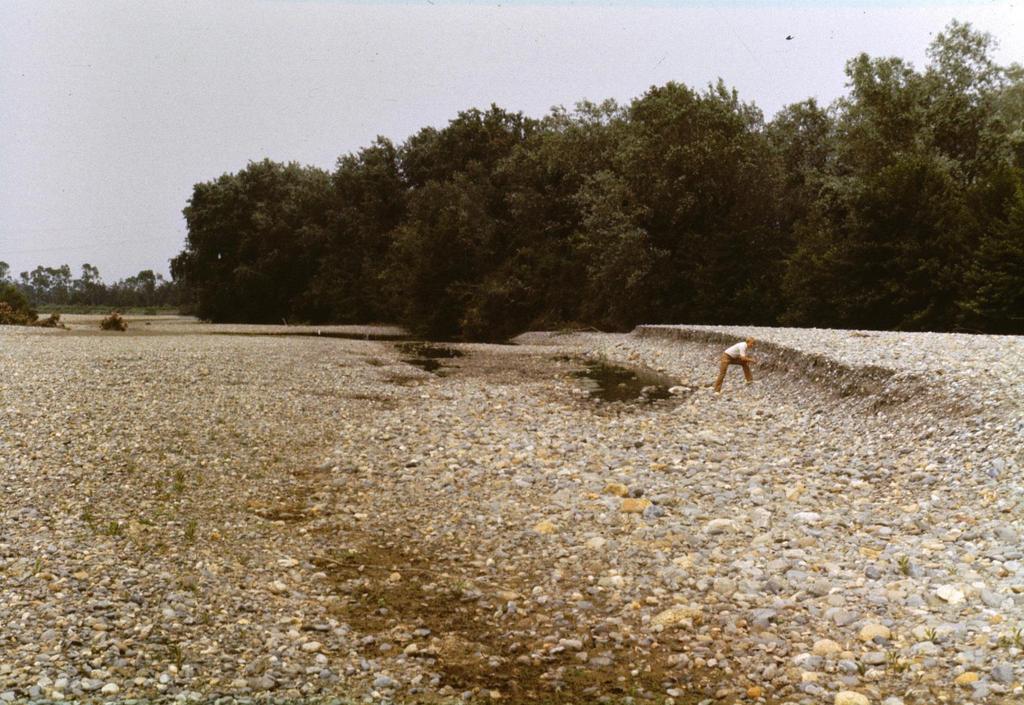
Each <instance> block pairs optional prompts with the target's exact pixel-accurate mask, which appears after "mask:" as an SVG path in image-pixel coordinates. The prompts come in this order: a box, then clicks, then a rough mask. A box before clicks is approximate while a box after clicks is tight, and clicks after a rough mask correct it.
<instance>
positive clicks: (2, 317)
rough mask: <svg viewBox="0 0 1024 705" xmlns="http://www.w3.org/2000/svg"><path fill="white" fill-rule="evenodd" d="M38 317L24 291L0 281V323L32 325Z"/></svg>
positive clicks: (6, 324) (5, 324)
mask: <svg viewBox="0 0 1024 705" xmlns="http://www.w3.org/2000/svg"><path fill="white" fill-rule="evenodd" d="M37 318H38V316H37V315H36V312H35V311H33V310H32V307H31V306H29V303H28V299H27V298H25V295H24V294H23V293H21V292H20V291H18V289H17V288H15V287H14V286H13V285H11V284H7V283H0V325H4V326H30V325H32V324H33V323H35V322H36V319H37Z"/></svg>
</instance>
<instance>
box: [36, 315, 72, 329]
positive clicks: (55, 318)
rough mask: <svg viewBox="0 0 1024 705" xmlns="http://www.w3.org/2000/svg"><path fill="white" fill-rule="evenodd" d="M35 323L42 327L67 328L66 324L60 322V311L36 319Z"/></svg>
mask: <svg viewBox="0 0 1024 705" xmlns="http://www.w3.org/2000/svg"><path fill="white" fill-rule="evenodd" d="M34 325H37V326H39V327H40V328H67V326H66V325H64V324H63V323H61V322H60V314H59V313H51V314H50V315H49V316H47V317H46V318H44V319H43V320H41V321H36V322H35V324H34Z"/></svg>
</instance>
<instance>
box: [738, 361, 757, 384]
mask: <svg viewBox="0 0 1024 705" xmlns="http://www.w3.org/2000/svg"><path fill="white" fill-rule="evenodd" d="M740 365H742V366H743V376H744V377H746V379H747V384H750V383H751V382H753V381H754V375H752V374H750V365H749V364H747V363H746V362H741V363H740Z"/></svg>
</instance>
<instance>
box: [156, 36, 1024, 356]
mask: <svg viewBox="0 0 1024 705" xmlns="http://www.w3.org/2000/svg"><path fill="white" fill-rule="evenodd" d="M993 48H994V41H993V39H992V38H991V37H990V36H989V35H987V34H982V33H978V32H976V31H974V30H973V29H972V28H971V27H970V26H969V25H966V24H961V23H957V22H953V23H951V24H950V25H949V26H947V27H946V29H945V30H944V31H943V32H942V33H941V34H939V35H938V36H937V37H936V38H935V40H934V41H933V42H932V44H931V45H930V47H929V50H928V57H929V60H928V63H927V65H926V66H925V67H924V68H923V69H920V70H919V69H916V68H915V67H913V66H912V65H910V64H909V63H907V62H906V61H904V60H903V59H899V58H872V57H869V56H868V55H865V54H862V55H860V56H857V57H855V58H853V59H852V60H850V61H849V62H848V63H847V67H846V75H847V79H848V89H849V90H848V93H847V94H846V95H845V96H844V97H842V98H840V99H838V100H837V101H835V102H834V103H833V104H831V105H828V106H821V105H819V104H818V103H817V102H816V101H815V100H813V99H809V100H805V101H802V102H799V103H796V104H793V105H789V106H787V107H785V108H784V109H783V110H781V111H780V112H779V113H778V114H777V115H775V117H774V118H772V119H771V120H766V119H765V117H764V115H763V114H762V112H761V111H760V110H759V109H758V108H757V107H756V106H755V105H754V104H752V103H747V102H744V101H741V100H740V99H739V97H738V95H737V93H736V91H735V90H730V89H728V88H727V87H726V86H725V85H724V84H723V83H722V82H721V81H719V82H718V83H717V84H715V85H711V86H709V87H707V88H706V89H704V90H699V91H698V90H694V89H692V88H689V87H687V86H684V85H680V84H677V83H668V84H666V85H663V86H656V87H652V88H651V89H650V90H648V91H647V92H646V93H644V94H643V95H642V96H640V97H638V98H636V99H635V100H633V101H632V102H630V103H629V104H628V105H619V104H617V103H616V102H614V101H611V100H607V101H604V102H602V103H591V102H583V103H580V104H578V105H577V106H576V107H575V109H573V110H565V109H563V108H555V109H553V110H552V111H551V112H550V113H549V114H548V115H546V116H544V117H543V118H541V119H534V118H530V117H526V116H524V115H523V114H522V113H514V112H509V111H507V110H504V109H502V108H499V107H497V106H493V105H492V106H491V107H490V108H489V109H486V110H479V109H471V110H466V111H464V112H460V113H459V114H458V115H457V116H456V117H455V118H454V119H453V120H451V121H450V122H449V123H448V125H447V126H445V127H443V128H434V127H427V128H424V129H421V130H420V131H418V132H416V133H415V134H413V135H412V136H411V137H409V138H408V139H407V140H406V141H405V142H404V143H403V144H400V145H396V144H395V143H393V142H392V141H391V140H389V139H387V138H384V137H378V138H377V139H376V140H375V141H374V142H373V143H372V144H371V145H369V146H368V147H365V148H364V149H361V150H359V151H358V152H356V153H354V154H348V155H345V156H343V157H341V158H340V159H339V160H338V162H337V164H336V167H335V169H334V170H333V171H326V170H323V169H319V168H315V167H311V166H303V165H299V164H296V163H289V164H282V163H276V162H272V161H268V160H264V161H260V162H252V163H250V164H249V165H248V166H247V167H246V168H245V169H243V170H241V171H239V172H238V173H234V174H225V175H223V176H221V177H220V178H217V179H214V180H211V181H208V182H204V183H199V184H196V186H195V187H194V191H193V193H192V196H191V198H190V200H189V202H188V204H187V207H186V208H185V210H184V214H185V218H186V221H187V224H188V239H187V242H186V245H185V248H184V250H183V251H182V252H181V253H180V254H179V255H178V256H177V257H176V258H174V259H173V260H172V262H171V272H172V275H173V277H174V279H175V281H177V282H180V283H181V284H182V285H183V286H184V295H185V297H186V299H187V301H188V302H189V305H190V306H192V307H193V308H194V310H195V312H196V313H197V314H198V315H199V316H201V317H203V318H207V319H211V320H214V321H248V322H280V321H282V320H283V321H288V322H300V321H306V322H339V323H341V322H352V323H361V322H371V321H397V322H399V323H402V324H404V325H406V326H407V327H409V328H410V329H411V330H413V331H415V332H416V333H417V334H420V335H424V336H429V337H434V338H450V337H463V338H466V339H479V340H495V339H503V338H506V337H508V336H510V335H513V334H515V333H517V332H519V331H522V330H526V329H530V328H553V327H561V326H573V325H585V326H596V327H599V328H602V329H626V328H629V327H631V326H633V325H635V324H637V323H640V322H702V323H734V324H767V325H771V324H783V325H799V326H828V327H843V328H879V329H899V330H968V331H984V332H994V333H1020V332H1024V69H1022V67H1021V66H1019V65H1017V64H1014V65H1011V66H1009V67H1003V66H999V65H997V64H996V63H995V62H994V61H993V59H992V51H993Z"/></svg>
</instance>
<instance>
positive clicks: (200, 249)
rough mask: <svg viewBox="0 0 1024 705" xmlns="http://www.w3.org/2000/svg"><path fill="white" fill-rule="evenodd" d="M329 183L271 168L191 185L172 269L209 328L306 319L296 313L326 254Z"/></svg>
mask: <svg viewBox="0 0 1024 705" xmlns="http://www.w3.org/2000/svg"><path fill="white" fill-rule="evenodd" d="M330 192H331V181H330V175H329V174H327V173H326V172H324V171H322V170H320V169H316V168H313V167H303V166H300V165H298V164H295V163H291V164H279V163H276V162H272V161H270V160H263V161H261V162H251V163H250V164H249V165H248V166H247V167H246V168H245V169H243V170H242V171H240V172H238V173H237V174H232V175H227V174H225V175H224V176H221V177H220V178H219V179H217V180H216V181H212V182H206V183H202V184H197V185H196V186H195V189H194V190H193V193H192V198H191V199H190V200H189V204H188V206H187V207H186V208H185V211H184V213H185V220H186V222H187V223H188V241H187V242H186V246H185V251H184V252H182V253H181V254H180V255H178V256H177V257H176V258H175V259H174V260H173V261H172V263H171V272H172V274H173V275H174V277H175V278H176V279H182V280H184V281H185V282H186V285H187V286H188V288H189V290H190V291H191V293H192V296H193V297H194V301H195V306H196V312H197V313H198V314H199V315H200V316H202V317H204V318H209V319H211V320H214V321H255V322H281V321H285V320H289V319H292V320H294V319H300V320H302V319H308V318H309V317H310V316H309V313H308V312H307V311H306V310H305V309H304V308H303V306H302V305H301V304H302V302H303V296H304V292H305V291H306V288H307V286H308V284H309V280H310V278H311V276H312V273H313V272H314V271H315V269H316V263H317V262H318V260H319V257H320V255H321V254H322V252H323V249H324V242H325V235H324V232H325V229H326V225H327V212H328V210H327V209H328V204H329V202H330Z"/></svg>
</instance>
